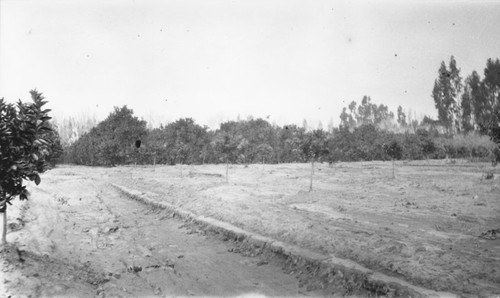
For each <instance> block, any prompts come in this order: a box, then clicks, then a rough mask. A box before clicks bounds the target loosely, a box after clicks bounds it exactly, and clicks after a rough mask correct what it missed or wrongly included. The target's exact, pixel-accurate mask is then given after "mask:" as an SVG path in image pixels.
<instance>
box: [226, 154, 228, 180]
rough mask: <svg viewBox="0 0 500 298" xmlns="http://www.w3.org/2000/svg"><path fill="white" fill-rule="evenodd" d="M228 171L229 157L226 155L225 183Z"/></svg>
mask: <svg viewBox="0 0 500 298" xmlns="http://www.w3.org/2000/svg"><path fill="white" fill-rule="evenodd" d="M228 173H229V158H228V157H227V156H226V183H228V182H229V179H228V177H227V175H228Z"/></svg>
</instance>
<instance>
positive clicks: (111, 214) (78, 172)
mask: <svg viewBox="0 0 500 298" xmlns="http://www.w3.org/2000/svg"><path fill="white" fill-rule="evenodd" d="M96 176H97V177H96ZM31 189H32V198H31V200H30V201H28V202H22V203H20V202H16V205H14V206H13V207H12V208H10V209H9V213H8V214H9V222H10V232H9V234H8V241H9V242H10V243H11V245H9V246H8V247H7V248H4V249H3V251H2V253H0V268H1V270H0V282H1V284H0V297H10V296H12V297H151V296H155V297H164V296H168V297H171V296H251V297H254V296H262V295H266V296H310V295H313V296H317V295H325V294H327V292H325V290H316V289H312V288H307V287H305V286H304V285H306V284H300V281H299V280H298V279H297V278H296V276H295V275H293V274H288V272H286V271H284V270H283V268H285V267H286V266H285V265H286V264H285V263H284V260H282V259H280V258H274V256H272V255H264V254H258V253H253V252H249V251H246V250H245V249H244V248H243V247H242V246H241V243H237V242H232V241H228V239H219V238H220V237H221V236H218V235H214V234H206V233H205V232H204V231H202V230H199V229H198V228H197V227H196V226H194V225H189V224H185V223H183V222H182V221H180V220H176V219H172V217H171V215H169V214H167V213H166V212H165V211H163V210H156V209H153V208H150V207H148V206H146V205H143V204H141V203H138V202H136V201H134V200H131V199H129V198H127V197H123V196H121V195H119V193H118V192H117V191H116V190H114V188H112V187H110V186H109V184H107V182H106V181H105V180H103V179H99V171H96V172H94V170H93V169H85V168H78V169H73V168H60V169H56V170H53V171H51V172H50V173H47V174H46V175H44V177H43V183H42V184H41V185H40V186H39V187H36V188H35V187H31ZM223 240H225V241H223ZM306 286H307V285H306ZM330 290H331V289H330Z"/></svg>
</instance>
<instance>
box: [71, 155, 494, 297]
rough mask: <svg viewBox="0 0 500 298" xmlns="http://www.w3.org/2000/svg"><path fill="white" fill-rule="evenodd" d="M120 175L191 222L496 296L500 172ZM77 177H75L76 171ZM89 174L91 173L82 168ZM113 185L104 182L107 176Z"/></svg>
mask: <svg viewBox="0 0 500 298" xmlns="http://www.w3.org/2000/svg"><path fill="white" fill-rule="evenodd" d="M391 166H392V165H391V163H390V162H363V163H339V164H335V165H333V166H331V167H330V166H329V165H328V164H319V165H317V167H316V172H315V181H314V190H313V191H312V192H308V189H309V179H308V178H309V173H310V172H309V171H310V165H306V164H287V165H264V166H262V165H250V166H249V167H245V166H243V165H233V166H231V167H230V170H229V183H225V178H224V177H223V175H224V174H225V166H224V165H206V166H183V167H182V169H181V167H180V166H162V167H156V169H153V168H152V167H137V168H130V167H124V168H115V169H111V170H103V172H102V174H103V175H105V176H107V177H109V179H112V180H113V181H114V182H115V183H118V184H122V185H125V186H127V187H129V188H135V189H138V190H141V191H143V192H144V193H146V194H147V195H149V196H150V197H152V198H155V199H157V200H163V201H166V202H168V203H170V204H173V205H175V206H178V207H180V208H183V209H186V210H189V211H192V212H193V213H195V214H200V215H207V216H211V217H214V218H216V219H220V220H222V221H226V222H229V223H231V224H234V225H236V226H238V227H242V228H244V229H247V230H250V231H252V232H256V233H259V234H263V235H266V236H271V237H272V238H275V239H278V240H281V241H285V242H288V243H292V244H298V245H299V246H303V247H307V248H310V249H313V250H316V251H319V252H323V253H331V254H334V255H336V256H338V257H344V258H348V259H351V260H354V261H356V262H359V263H361V264H362V265H364V266H366V267H368V268H370V269H373V270H376V271H381V272H384V273H387V274H390V275H394V276H398V277H402V278H404V279H406V280H407V281H409V282H411V283H413V284H416V285H421V286H424V287H427V288H430V289H434V290H440V291H451V292H455V293H458V294H460V295H471V296H476V295H478V296H491V295H494V294H496V295H498V294H500V270H499V268H500V235H499V236H498V238H496V239H495V240H491V239H483V238H481V237H479V236H480V235H481V234H482V233H487V232H488V231H490V230H494V229H498V228H500V179H499V176H500V169H499V168H496V169H495V170H496V173H495V176H494V178H493V179H486V177H485V176H486V175H485V173H486V172H488V171H491V170H492V169H493V168H492V166H491V165H490V164H487V163H468V162H466V161H456V162H455V163H446V162H445V161H419V162H417V161H415V162H398V164H397V169H396V179H392V168H391ZM75 170H76V169H75ZM78 170H83V171H85V170H86V169H78ZM106 179H108V178H106Z"/></svg>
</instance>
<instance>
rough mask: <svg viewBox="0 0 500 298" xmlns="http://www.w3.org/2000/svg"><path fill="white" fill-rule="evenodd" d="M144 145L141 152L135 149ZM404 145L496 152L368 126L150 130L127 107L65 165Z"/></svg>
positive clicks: (472, 138)
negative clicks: (323, 128) (327, 129)
mask: <svg viewBox="0 0 500 298" xmlns="http://www.w3.org/2000/svg"><path fill="white" fill-rule="evenodd" d="M137 140H140V141H141V146H140V148H137V147H136V146H135V143H136V141H137ZM394 142H397V143H398V144H399V145H400V146H401V148H402V151H401V154H400V156H398V157H399V158H403V159H426V158H444V157H450V158H471V159H473V158H478V159H489V158H491V157H492V154H494V153H495V152H496V151H495V147H494V145H493V143H492V142H490V141H489V138H488V137H487V136H481V135H479V134H476V133H470V134H468V135H454V136H451V135H443V134H440V133H439V132H438V130H433V129H430V130H427V129H423V128H418V129H417V130H416V132H414V133H413V132H410V131H406V132H402V133H396V132H392V131H389V130H385V129H383V128H381V127H379V126H377V125H375V124H372V123H368V124H363V125H360V126H356V127H350V126H346V127H344V126H342V125H341V126H340V127H339V128H334V129H333V130H332V131H325V130H321V129H317V130H313V131H306V130H305V129H304V128H303V127H298V126H296V125H286V126H283V127H280V126H277V125H271V124H270V123H269V122H267V121H265V120H263V119H250V120H244V121H229V122H225V123H222V124H221V125H220V128H219V129H217V130H215V131H211V130H209V129H208V127H206V126H200V125H198V124H196V123H195V121H194V120H192V119H190V118H186V119H179V120H177V121H175V122H173V123H170V124H168V125H166V126H160V127H159V128H156V129H152V130H148V129H146V122H145V121H143V120H139V119H137V117H135V116H134V115H133V111H132V110H130V109H128V108H127V107H126V106H124V107H122V108H116V109H115V111H114V112H113V113H111V114H110V115H109V117H108V118H107V119H106V120H104V121H102V122H101V123H99V124H98V125H97V126H96V127H95V128H93V129H91V130H90V132H88V133H86V134H84V135H83V136H82V137H81V138H80V139H79V140H78V141H76V142H75V143H73V145H71V146H70V147H69V148H68V149H67V150H66V153H65V161H66V162H69V163H76V164H82V165H103V166H112V165H116V164H131V163H140V164H154V163H161V164H203V163H225V162H229V163H240V164H248V163H260V162H264V163H290V162H307V161H311V160H317V161H327V162H336V161H362V160H389V159H391V156H390V155H389V154H388V153H387V151H386V150H384V145H385V144H391V143H394Z"/></svg>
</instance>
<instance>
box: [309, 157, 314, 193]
mask: <svg viewBox="0 0 500 298" xmlns="http://www.w3.org/2000/svg"><path fill="white" fill-rule="evenodd" d="M313 175H314V159H313V160H312V161H311V183H310V184H309V191H312V190H313Z"/></svg>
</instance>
